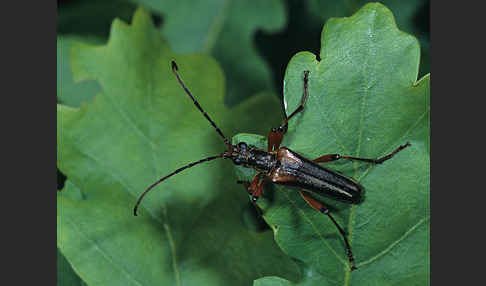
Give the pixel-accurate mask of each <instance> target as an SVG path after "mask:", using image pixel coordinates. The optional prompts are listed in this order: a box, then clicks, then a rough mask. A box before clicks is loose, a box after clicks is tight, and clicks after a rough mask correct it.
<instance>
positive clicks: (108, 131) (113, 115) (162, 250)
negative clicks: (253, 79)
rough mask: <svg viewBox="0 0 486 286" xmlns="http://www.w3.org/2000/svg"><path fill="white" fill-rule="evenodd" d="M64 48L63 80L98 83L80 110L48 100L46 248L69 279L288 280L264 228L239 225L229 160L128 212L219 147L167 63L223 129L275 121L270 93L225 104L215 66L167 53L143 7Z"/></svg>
mask: <svg viewBox="0 0 486 286" xmlns="http://www.w3.org/2000/svg"><path fill="white" fill-rule="evenodd" d="M71 52H72V54H71V60H72V62H71V66H72V69H73V76H74V80H75V81H81V80H96V81H97V82H99V84H100V86H101V88H102V91H101V92H100V93H99V94H97V96H95V97H94V98H93V100H92V101H90V102H89V103H88V104H84V105H82V106H81V107H80V108H73V107H69V106H66V105H58V107H57V110H58V113H57V116H58V125H57V128H58V138H57V140H58V141H57V142H58V150H57V152H58V168H59V169H60V170H61V171H62V172H63V173H64V174H66V176H67V178H68V180H67V182H66V184H65V187H64V189H63V190H62V191H61V192H58V247H59V249H61V251H62V253H63V254H64V255H65V257H66V259H67V260H68V261H69V263H70V264H71V265H72V267H73V269H74V271H75V272H76V274H77V275H79V277H80V278H81V279H82V280H83V281H85V282H86V283H87V284H88V285H182V284H184V285H249V284H250V283H251V281H253V280H254V279H257V278H259V277H262V276H268V275H276V276H281V277H285V278H286V279H289V280H292V281H297V280H298V278H299V268H298V266H297V265H296V264H295V263H294V262H293V261H292V260H291V259H290V258H289V257H288V256H286V255H285V254H283V253H282V251H281V250H280V249H279V248H278V246H277V245H276V244H275V242H274V240H273V236H272V233H271V232H268V231H267V232H255V231H254V229H255V228H254V227H252V226H248V225H246V224H245V223H247V222H246V221H248V220H247V219H246V217H247V209H248V198H247V196H246V192H245V191H244V189H243V188H242V186H240V185H237V184H235V181H236V177H235V176H234V174H233V168H232V167H231V165H229V164H231V162H227V161H225V160H215V161H212V162H208V163H204V164H201V165H198V166H195V167H194V168H191V169H190V170H187V171H185V172H181V173H179V174H178V175H177V176H174V177H172V178H170V179H169V180H168V181H167V182H164V183H162V184H160V185H159V186H157V187H156V188H154V189H153V191H152V192H151V193H149V194H148V196H147V197H146V198H145V199H144V201H143V202H142V204H141V207H140V208H139V216H137V217H134V216H133V207H134V205H135V202H136V200H137V198H138V196H139V195H140V194H141V193H142V192H143V191H144V190H145V189H146V188H147V186H148V185H150V184H151V183H153V182H154V181H156V180H157V179H159V178H160V177H162V176H164V175H166V174H168V173H170V172H171V171H173V170H175V169H177V168H179V167H181V166H183V165H186V164H187V163H189V162H193V161H197V160H199V159H201V158H203V157H207V156H211V155H214V154H220V153H221V152H223V151H224V148H225V146H224V144H223V141H222V139H221V138H219V137H218V135H217V133H216V132H215V130H214V129H213V127H212V126H211V125H210V124H209V123H208V122H207V121H206V120H205V119H204V117H203V116H202V115H201V113H200V112H199V111H198V110H197V109H196V108H195V107H194V105H193V104H192V102H191V100H190V99H189V98H188V97H187V95H186V94H185V93H184V91H183V90H182V88H181V87H180V86H179V85H178V83H177V81H176V80H175V77H174V75H173V74H172V72H171V68H170V61H171V60H173V59H174V60H176V61H177V63H178V65H179V68H180V74H181V76H182V78H183V80H184V82H185V83H186V84H187V86H188V87H189V88H190V89H191V91H192V92H193V93H194V96H196V98H197V99H198V101H199V102H200V104H201V106H203V108H204V109H205V110H206V111H207V113H208V114H210V116H211V117H212V118H213V119H214V120H215V121H216V122H217V124H218V126H219V127H220V128H221V129H222V130H223V131H224V132H225V134H226V136H230V135H231V134H235V133H236V131H242V130H248V131H249V132H256V133H264V132H266V131H267V130H269V129H270V127H271V126H273V125H275V124H278V122H279V117H278V114H279V112H281V109H280V107H279V105H278V102H276V101H277V100H276V99H275V98H276V97H275V96H274V95H272V96H269V95H266V94H261V95H259V96H256V97H254V98H252V99H251V100H249V101H247V102H245V103H244V104H243V105H241V106H238V107H237V108H234V109H227V108H226V107H225V106H224V104H223V93H224V86H225V83H224V75H223V73H222V71H221V69H220V67H219V66H218V65H217V63H216V62H215V61H214V60H212V59H211V58H209V57H207V56H201V55H191V56H182V55H177V54H175V53H174V52H172V51H171V50H170V49H169V47H168V45H167V43H166V42H165V41H164V40H162V39H161V37H160V34H159V32H158V31H157V30H156V28H155V27H154V26H153V24H152V22H151V19H150V16H149V15H148V14H147V13H146V12H144V11H143V10H138V11H137V12H136V13H135V15H134V18H133V22H132V24H131V25H127V24H125V23H124V22H122V21H119V20H115V21H114V23H113V25H112V28H111V33H110V39H109V41H108V43H107V44H106V45H104V46H92V45H88V44H82V43H76V44H73V45H72V49H71ZM262 109H263V110H264V111H263V110H262ZM271 114H274V115H275V116H271V117H270V118H266V117H267V116H269V115H271ZM272 118H274V119H272ZM253 119H255V120H259V121H256V122H257V123H255V121H253ZM265 119H266V120H265ZM259 122H260V123H259ZM191 142H192V143H191Z"/></svg>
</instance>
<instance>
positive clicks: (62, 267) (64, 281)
mask: <svg viewBox="0 0 486 286" xmlns="http://www.w3.org/2000/svg"><path fill="white" fill-rule="evenodd" d="M56 264H57V286H64V285H69V286H78V285H79V286H82V285H85V284H84V282H83V281H82V280H81V279H80V278H79V277H78V276H77V275H76V273H75V272H74V271H73V269H72V267H71V265H70V264H69V262H68V261H67V260H66V258H65V257H64V255H62V253H61V252H60V251H59V249H57V263H56Z"/></svg>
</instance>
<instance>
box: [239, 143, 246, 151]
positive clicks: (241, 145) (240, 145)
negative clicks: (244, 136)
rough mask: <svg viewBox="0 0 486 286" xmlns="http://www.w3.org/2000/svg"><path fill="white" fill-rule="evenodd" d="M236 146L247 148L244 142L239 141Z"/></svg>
mask: <svg viewBox="0 0 486 286" xmlns="http://www.w3.org/2000/svg"><path fill="white" fill-rule="evenodd" d="M238 148H240V149H242V150H246V149H247V148H248V146H247V145H246V143H245V142H240V143H238Z"/></svg>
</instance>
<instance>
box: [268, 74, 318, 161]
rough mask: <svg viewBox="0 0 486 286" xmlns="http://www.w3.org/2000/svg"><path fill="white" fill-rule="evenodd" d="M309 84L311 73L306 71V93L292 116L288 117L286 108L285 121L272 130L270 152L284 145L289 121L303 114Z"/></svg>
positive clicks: (269, 141)
mask: <svg viewBox="0 0 486 286" xmlns="http://www.w3.org/2000/svg"><path fill="white" fill-rule="evenodd" d="M308 83H309V71H304V91H303V93H302V99H301V100H300V105H299V106H298V107H297V108H296V109H295V110H294V112H292V114H290V116H289V117H287V114H286V113H285V107H284V114H285V119H284V121H283V122H282V124H280V126H279V127H278V128H272V130H270V134H268V152H270V151H274V150H276V149H278V147H280V144H281V143H282V140H283V136H284V135H285V133H286V132H287V129H288V125H289V120H290V119H291V118H292V117H294V115H296V114H297V113H299V112H301V111H302V110H304V105H305V102H306V101H307V96H308V95H309V90H308Z"/></svg>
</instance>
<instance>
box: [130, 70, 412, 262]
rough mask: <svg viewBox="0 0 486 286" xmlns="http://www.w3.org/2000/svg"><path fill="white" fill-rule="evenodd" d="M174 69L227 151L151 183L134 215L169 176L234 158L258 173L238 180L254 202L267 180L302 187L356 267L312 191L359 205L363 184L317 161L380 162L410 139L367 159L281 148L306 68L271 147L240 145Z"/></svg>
mask: <svg viewBox="0 0 486 286" xmlns="http://www.w3.org/2000/svg"><path fill="white" fill-rule="evenodd" d="M171 65H172V71H173V72H174V75H175V77H176V79H177V81H178V82H179V84H180V85H181V86H182V88H183V89H184V91H185V92H186V93H187V95H188V96H189V97H190V98H191V99H192V101H193V102H194V105H196V107H197V108H198V109H199V111H201V113H202V114H203V115H204V117H206V119H207V120H208V121H209V122H210V123H211V125H213V127H214V128H215V129H216V132H218V134H219V136H221V138H223V141H224V144H225V145H226V150H225V151H224V152H223V153H221V154H219V155H215V156H211V157H207V158H204V159H201V160H199V161H196V162H192V163H190V164H188V165H186V166H183V167H181V168H179V169H177V170H175V171H174V172H172V173H170V174H168V175H167V176H165V177H163V178H161V179H159V180H158V181H157V182H155V183H153V184H152V185H150V186H149V187H148V188H147V189H146V190H145V192H143V193H142V195H140V197H139V198H138V201H137V203H136V205H135V208H134V210H133V213H134V215H135V216H136V215H137V208H138V205H139V204H140V202H141V201H142V199H143V197H144V196H145V195H146V194H147V193H148V192H149V191H150V190H151V189H152V188H153V187H155V186H156V185H158V184H159V183H161V182H162V181H164V180H166V179H168V178H169V177H171V176H173V175H175V174H177V173H179V172H181V171H183V170H185V169H188V168H191V167H193V166H195V165H197V164H199V163H203V162H207V161H211V160H214V159H218V158H223V159H231V160H232V161H233V163H234V164H235V165H242V166H244V167H246V168H253V169H255V170H256V171H257V172H258V173H257V174H256V175H255V177H254V178H253V180H252V181H251V182H245V181H237V183H240V184H244V185H245V188H246V189H247V191H248V192H249V193H250V194H251V195H252V199H251V200H252V202H253V203H255V202H256V201H257V199H258V198H259V197H260V196H261V195H262V194H263V185H264V183H265V182H266V181H270V182H272V183H274V184H279V185H284V186H289V187H297V188H299V189H301V190H300V195H301V196H302V198H303V199H304V200H305V201H306V202H307V204H308V205H309V206H311V207H312V208H314V209H315V210H317V211H319V212H321V213H323V214H325V215H327V216H328V217H329V218H330V219H331V221H332V223H333V224H334V225H335V226H336V228H337V229H338V230H339V232H340V233H341V236H342V237H343V240H344V243H345V245H346V255H347V256H348V260H349V262H350V264H351V270H354V269H357V268H356V266H355V263H354V257H353V253H352V252H351V246H350V245H349V242H348V239H347V237H346V234H345V232H344V230H343V229H342V228H341V226H339V224H338V223H337V221H336V220H335V219H334V217H333V216H332V215H331V213H330V212H329V209H328V208H327V207H326V206H325V205H324V204H323V203H321V202H320V201H318V200H316V199H314V198H313V197H312V196H311V195H310V194H312V193H313V194H317V195H323V196H327V197H330V198H332V199H335V200H339V201H342V202H345V203H350V204H357V203H359V202H360V201H361V192H362V190H363V186H361V185H360V184H359V183H358V182H356V181H355V180H354V179H352V178H349V177H347V176H344V175H342V174H340V173H338V172H336V171H333V170H331V169H328V168H324V167H322V166H320V165H319V164H318V163H324V162H330V161H336V160H339V159H347V160H357V161H363V162H368V163H373V164H381V163H383V162H384V161H386V160H388V159H390V158H392V157H393V156H394V155H395V154H396V153H398V152H399V151H401V150H402V149H404V148H406V147H408V146H410V143H409V142H407V143H405V144H403V145H401V146H399V147H398V148H396V149H395V150H394V151H393V152H391V153H389V154H388V155H385V156H383V157H381V158H378V159H367V158H357V157H351V156H345V155H339V154H328V155H324V156H321V157H319V158H316V159H314V160H309V159H306V158H304V157H302V156H301V155H299V154H297V153H295V152H294V151H292V150H290V149H288V148H286V147H280V144H281V142H282V139H283V136H284V134H285V133H286V132H287V128H288V122H289V120H290V119H292V117H294V116H295V115H296V114H297V113H299V112H301V111H302V110H303V109H304V105H305V102H306V100H307V97H308V96H309V91H308V87H307V86H308V82H309V71H307V70H306V71H304V72H303V75H304V88H303V95H302V99H301V102H300V105H299V107H297V109H295V110H294V112H292V113H291V114H290V116H288V117H287V115H286V114H285V119H284V120H283V121H282V124H281V125H280V126H279V127H278V128H272V129H271V130H270V134H269V135H268V146H267V147H268V149H267V150H259V149H256V148H255V147H253V146H248V145H247V144H246V143H245V142H240V143H238V144H237V145H233V144H231V143H230V141H229V140H228V138H226V137H225V136H224V135H223V132H222V131H221V130H220V129H219V128H218V127H217V126H216V123H214V121H213V120H211V118H210V117H209V115H208V114H207V113H206V112H205V111H204V110H203V109H202V107H201V106H200V105H199V103H198V102H197V100H196V99H195V98H194V97H193V96H192V94H191V92H190V91H189V89H187V87H186V86H185V85H184V83H183V82H182V79H181V77H180V76H179V73H178V72H177V71H178V67H177V64H176V63H175V61H172V62H171Z"/></svg>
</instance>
